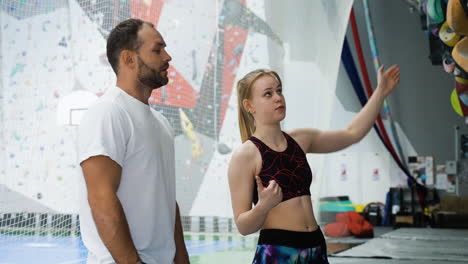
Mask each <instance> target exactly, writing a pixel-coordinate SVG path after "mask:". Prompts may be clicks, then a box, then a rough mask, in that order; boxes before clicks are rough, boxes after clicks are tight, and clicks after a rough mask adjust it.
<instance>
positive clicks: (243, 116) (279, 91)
mask: <svg viewBox="0 0 468 264" xmlns="http://www.w3.org/2000/svg"><path fill="white" fill-rule="evenodd" d="M377 77H378V85H377V88H376V89H375V91H374V93H373V95H372V96H371V98H370V99H369V101H368V103H367V104H366V105H365V107H364V108H363V109H362V110H361V111H360V112H359V113H358V114H357V115H356V116H355V118H354V119H353V120H352V121H351V123H350V124H349V126H348V127H347V128H346V129H344V130H338V131H320V130H317V129H312V128H302V129H296V130H292V131H289V132H283V131H282V130H281V126H280V121H281V120H283V119H284V118H285V116H286V102H285V99H284V96H283V88H282V84H281V79H280V77H279V75H278V74H277V73H276V72H274V71H270V70H263V69H260V70H255V71H252V72H250V73H248V74H247V75H246V76H245V77H244V78H242V79H241V80H240V81H239V82H238V84H237V92H238V106H239V109H238V110H239V128H240V133H241V138H242V142H243V144H242V145H241V146H240V147H239V148H238V149H237V150H236V151H235V152H234V154H233V156H232V159H231V162H230V164H229V171H228V177H229V187H230V192H231V200H232V208H233V213H234V219H235V223H236V226H237V228H238V230H239V232H240V233H241V234H242V235H248V234H252V233H255V232H257V231H258V230H260V236H259V240H258V246H257V251H256V253H255V257H254V260H253V263H255V264H263V263H279V264H283V263H328V260H327V250H326V244H325V239H324V236H323V234H322V232H321V231H320V228H319V226H318V224H317V221H316V220H315V217H314V212H313V209H312V202H311V193H310V184H311V182H312V172H311V170H310V167H309V165H308V163H307V159H306V153H328V152H334V151H338V150H341V149H344V148H346V147H348V146H350V145H351V144H354V143H357V142H359V141H360V140H361V139H362V138H363V137H364V136H365V135H366V134H367V133H368V132H369V130H370V129H371V127H372V126H373V124H374V121H375V120H376V118H377V116H378V114H379V112H380V109H381V107H382V104H383V101H384V99H385V98H386V97H387V96H388V95H389V94H390V93H391V92H392V91H393V89H394V88H395V87H396V86H397V84H398V82H399V80H400V70H399V68H398V67H397V66H396V65H395V66H392V67H391V68H389V69H388V70H387V71H385V72H384V69H383V67H381V68H380V69H379V72H378V76H377ZM304 114H307V113H304ZM314 199H318V197H314ZM252 203H253V204H254V206H253V207H252Z"/></svg>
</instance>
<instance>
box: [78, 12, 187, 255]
mask: <svg viewBox="0 0 468 264" xmlns="http://www.w3.org/2000/svg"><path fill="white" fill-rule="evenodd" d="M165 48H166V43H165V42H164V39H163V38H162V36H161V34H160V33H159V32H158V31H157V30H156V29H155V28H154V26H153V25H152V24H151V23H149V22H144V21H142V20H139V19H128V20H125V21H123V22H121V23H120V24H119V25H117V26H116V27H115V28H114V29H113V30H112V31H111V33H110V34H109V38H108V40H107V58H108V59H109V62H110V64H111V66H112V68H113V70H114V72H115V73H116V75H117V87H111V88H109V89H108V90H107V91H106V93H105V94H104V95H103V96H101V98H99V99H98V100H97V102H96V103H95V104H94V105H93V106H92V107H91V108H90V109H89V110H88V112H87V113H86V116H85V117H84V118H83V120H82V122H81V125H80V130H79V140H78V148H79V162H80V165H81V168H82V171H83V176H84V180H85V183H86V188H84V187H83V195H82V197H81V207H80V222H81V233H82V236H83V241H84V243H85V245H86V247H87V248H88V250H89V253H88V264H94V263H105V264H107V263H131V264H135V263H148V264H150V263H151V264H155V263H158V264H166V263H173V262H175V263H176V264H179V263H184V264H185V263H189V258H188V254H187V249H186V247H185V243H184V239H183V233H182V225H181V222H180V214H179V208H178V206H177V203H176V201H175V157H174V155H175V154H174V139H173V130H172V128H171V127H170V125H169V122H168V121H167V119H166V118H164V116H162V115H161V114H160V113H158V112H157V111H155V110H154V109H152V108H151V107H150V106H149V105H148V98H149V97H150V95H151V91H152V90H153V89H155V88H159V87H161V86H163V85H165V84H167V82H168V78H167V70H168V68H169V61H171V56H169V54H168V53H167V51H166V49H165Z"/></svg>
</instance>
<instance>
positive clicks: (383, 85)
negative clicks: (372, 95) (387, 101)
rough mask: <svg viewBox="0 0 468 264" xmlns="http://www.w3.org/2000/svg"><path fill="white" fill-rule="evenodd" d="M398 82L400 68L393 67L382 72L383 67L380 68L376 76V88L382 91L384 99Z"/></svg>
mask: <svg viewBox="0 0 468 264" xmlns="http://www.w3.org/2000/svg"><path fill="white" fill-rule="evenodd" d="M399 82H400V68H398V66H397V65H393V66H392V67H390V68H389V69H388V70H386V71H385V72H384V66H383V65H382V66H380V68H379V72H378V74H377V88H378V89H381V90H382V93H383V95H384V96H385V97H387V95H389V94H390V93H391V92H392V91H393V89H395V87H396V86H397V85H398V83H399Z"/></svg>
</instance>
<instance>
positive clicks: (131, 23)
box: [106, 18, 154, 74]
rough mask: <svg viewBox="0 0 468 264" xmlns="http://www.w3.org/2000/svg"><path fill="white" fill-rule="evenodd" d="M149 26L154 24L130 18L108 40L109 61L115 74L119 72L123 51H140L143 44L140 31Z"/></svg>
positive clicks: (112, 32)
mask: <svg viewBox="0 0 468 264" xmlns="http://www.w3.org/2000/svg"><path fill="white" fill-rule="evenodd" d="M143 24H147V25H149V26H151V27H154V25H153V24H151V23H149V22H146V21H143V20H141V19H137V18H130V19H127V20H124V21H122V22H120V23H119V24H118V25H117V26H116V27H115V28H113V29H112V31H111V32H110V34H109V37H108V38H107V47H106V49H107V59H108V60H109V63H110V65H111V66H112V69H113V70H114V72H115V74H117V73H118V71H119V57H120V53H121V52H122V51H123V50H134V51H136V50H138V48H139V47H140V45H141V42H140V41H139V39H138V31H140V29H141V28H142V27H143Z"/></svg>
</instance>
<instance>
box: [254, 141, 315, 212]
mask: <svg viewBox="0 0 468 264" xmlns="http://www.w3.org/2000/svg"><path fill="white" fill-rule="evenodd" d="M283 134H284V136H285V137H286V141H287V143H288V146H287V147H286V150H285V151H283V152H277V151H274V150H272V149H271V148H269V147H268V146H267V145H266V144H265V143H263V142H262V141H261V140H260V139H258V138H256V137H250V138H249V140H250V141H252V143H254V144H255V146H256V147H257V148H258V150H259V151H260V155H261V156H262V168H261V170H260V173H259V174H258V176H259V177H260V179H261V181H262V184H263V186H264V187H267V186H268V184H269V182H270V180H275V181H276V183H278V185H279V186H280V187H281V190H282V191H283V200H282V202H284V201H286V200H289V199H292V198H295V197H299V196H303V195H309V196H310V184H311V183H312V171H311V170H310V167H309V163H307V158H306V155H305V153H304V151H303V150H302V149H301V147H300V146H299V144H297V142H296V141H295V140H294V139H293V138H292V137H291V136H289V135H288V134H286V133H284V132H283ZM254 181H255V179H254ZM257 202H258V193H257V184H255V187H254V190H253V203H254V204H257Z"/></svg>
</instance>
